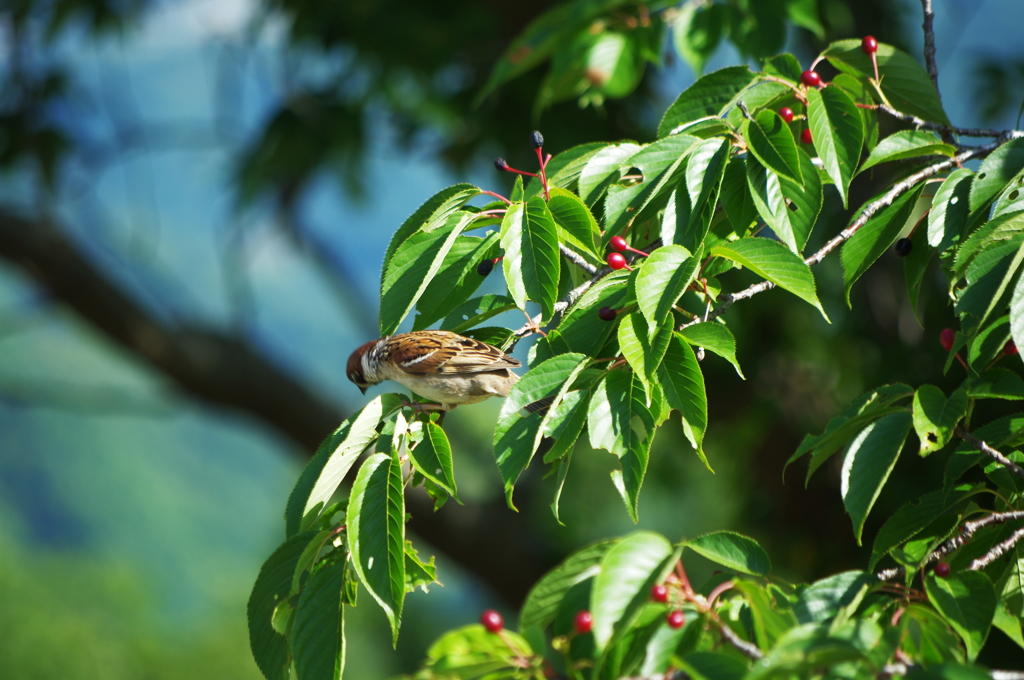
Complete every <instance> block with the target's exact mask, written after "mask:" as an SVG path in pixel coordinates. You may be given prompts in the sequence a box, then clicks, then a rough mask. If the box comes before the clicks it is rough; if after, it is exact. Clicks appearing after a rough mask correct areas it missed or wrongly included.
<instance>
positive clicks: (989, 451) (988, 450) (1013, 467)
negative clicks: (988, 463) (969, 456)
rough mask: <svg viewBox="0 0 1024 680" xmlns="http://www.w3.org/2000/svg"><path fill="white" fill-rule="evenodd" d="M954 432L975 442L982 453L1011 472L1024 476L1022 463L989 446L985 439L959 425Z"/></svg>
mask: <svg viewBox="0 0 1024 680" xmlns="http://www.w3.org/2000/svg"><path fill="white" fill-rule="evenodd" d="M953 433H954V434H955V435H956V436H957V437H960V438H961V439H963V440H964V441H965V442H968V443H970V444H974V445H975V446H976V447H978V450H979V451H981V452H982V453H984V454H985V455H986V456H988V457H989V458H991V459H992V460H994V461H996V462H997V463H1000V464H1002V465H1003V466H1005V467H1006V468H1007V469H1008V470H1010V472H1012V473H1014V474H1015V475H1017V476H1018V477H1024V468H1022V467H1021V466H1020V465H1017V464H1016V463H1014V462H1013V461H1012V460H1010V459H1009V458H1007V457H1006V456H1004V455H1003V454H1002V453H1000V452H999V451H996V450H995V449H993V448H992V447H991V446H989V445H988V444H987V443H985V442H984V441H982V440H980V439H978V438H977V437H975V436H974V435H973V434H971V433H970V432H968V431H967V430H965V429H963V428H962V427H960V426H959V425H958V426H957V427H956V429H954V430H953Z"/></svg>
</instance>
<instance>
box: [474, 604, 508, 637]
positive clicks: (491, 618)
mask: <svg viewBox="0 0 1024 680" xmlns="http://www.w3.org/2000/svg"><path fill="white" fill-rule="evenodd" d="M480 623H482V624H483V626H484V628H486V629H487V630H488V631H490V632H492V633H500V632H501V629H502V628H504V626H505V620H504V619H502V618H501V614H499V613H498V612H496V611H494V610H493V609H485V610H484V613H483V614H481V615H480Z"/></svg>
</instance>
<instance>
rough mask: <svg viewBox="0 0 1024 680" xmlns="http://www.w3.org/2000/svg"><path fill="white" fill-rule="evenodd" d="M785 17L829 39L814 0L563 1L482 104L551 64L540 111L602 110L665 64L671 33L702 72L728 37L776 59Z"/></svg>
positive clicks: (504, 63) (536, 27) (513, 47)
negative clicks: (568, 106) (556, 107)
mask: <svg viewBox="0 0 1024 680" xmlns="http://www.w3.org/2000/svg"><path fill="white" fill-rule="evenodd" d="M787 20H788V21H790V22H792V23H793V24H794V25H796V26H802V27H804V28H806V29H808V30H810V31H812V32H813V33H814V34H815V35H816V36H818V38H823V37H824V34H825V31H824V29H823V28H822V25H821V22H820V21H819V19H818V6H817V1H816V0H756V1H755V0H728V1H726V2H713V1H711V0H687V1H686V2H683V3H679V2H677V1H675V0H669V1H667V2H666V1H664V0H662V1H660V2H648V3H638V2H636V1H635V0H597V1H594V0H578V1H577V2H566V3H561V4H558V5H556V6H554V7H552V8H551V9H549V10H548V11H546V12H544V13H543V14H541V15H540V16H538V17H537V18H536V19H534V20H533V21H532V22H530V24H529V25H528V26H527V27H526V28H525V29H524V30H523V32H522V33H521V34H520V35H519V37H517V38H516V39H515V40H514V41H513V42H512V43H511V44H510V45H509V46H508V48H507V49H506V50H505V53H504V54H503V55H502V56H501V58H500V59H499V60H498V62H497V64H496V65H495V67H494V69H493V70H492V71H491V75H490V78H489V79H488V81H487V83H486V84H485V85H484V87H483V89H482V90H481V91H480V94H479V95H478V97H477V99H478V101H481V100H483V98H484V97H486V96H487V95H488V94H490V93H491V92H493V91H494V90H495V89H497V88H498V87H500V86H501V85H502V84H504V83H506V82H508V81H510V80H512V79H513V78H517V77H519V76H521V75H522V74H524V73H526V72H527V71H530V70H531V69H534V68H536V67H537V66H539V65H541V64H545V63H548V62H550V68H549V69H548V71H547V74H546V75H545V76H544V80H543V82H542V83H541V86H540V88H539V89H538V91H537V98H536V100H535V102H534V111H535V112H537V113H539V112H540V111H543V110H544V109H546V108H548V107H550V106H551V105H552V104H555V103H558V102H560V101H564V100H567V99H577V100H578V101H579V103H580V105H582V106H587V105H590V104H594V105H597V106H600V105H601V104H603V103H604V101H605V99H606V98H608V99H616V98H621V97H624V96H626V95H627V94H629V93H630V92H632V91H633V90H634V89H636V87H637V85H638V84H639V83H640V80H641V78H643V75H644V71H645V69H646V67H647V64H655V65H661V62H662V55H663V54H664V53H665V50H664V47H663V45H664V43H665V36H666V33H667V31H668V29H671V31H672V36H673V43H674V46H675V49H676V52H678V54H679V56H680V57H682V58H683V59H684V60H686V62H687V63H688V64H689V65H690V66H691V67H692V68H693V70H694V72H695V73H696V74H697V75H700V74H701V73H702V72H703V70H704V64H705V63H706V62H707V60H708V59H709V58H710V57H711V55H712V54H713V53H714V52H715V50H716V49H718V46H719V44H720V43H721V41H722V40H723V39H727V40H729V41H731V42H732V43H733V45H734V46H735V47H736V48H737V49H738V50H739V51H740V53H741V54H743V55H745V56H752V57H766V56H769V55H772V54H776V53H777V52H778V51H779V50H781V49H782V46H783V44H784V43H785V41H786V23H785V22H786V21H787Z"/></svg>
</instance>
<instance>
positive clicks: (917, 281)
mask: <svg viewBox="0 0 1024 680" xmlns="http://www.w3.org/2000/svg"><path fill="white" fill-rule="evenodd" d="M909 238H910V246H911V251H910V255H908V256H907V257H905V258H903V280H904V283H905V284H906V286H907V299H908V300H909V301H910V309H911V311H913V312H914V318H916V319H917V323H918V325H920V326H921V327H922V328H923V327H924V318H923V317H922V315H921V312H920V310H919V309H918V307H919V305H918V300H919V298H920V295H921V284H922V283H923V282H924V276H925V273H926V272H927V271H928V265H929V264H931V261H932V257H933V256H934V255H935V249H934V248H930V247H928V234H927V232H926V231H925V230H924V229H921V228H918V229H915V230H914V231H913V233H912V234H910V236H909Z"/></svg>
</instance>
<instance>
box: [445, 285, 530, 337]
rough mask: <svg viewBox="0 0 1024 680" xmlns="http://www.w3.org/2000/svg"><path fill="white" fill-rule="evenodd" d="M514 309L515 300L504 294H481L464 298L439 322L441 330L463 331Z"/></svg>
mask: <svg viewBox="0 0 1024 680" xmlns="http://www.w3.org/2000/svg"><path fill="white" fill-rule="evenodd" d="M513 309H516V302H515V300H513V299H512V298H510V297H508V296H506V295H491V294H488V295H481V296H480V297H477V298H473V299H472V300H466V301H465V302H463V303H462V304H461V305H459V306H458V307H456V308H455V309H453V310H452V311H451V312H449V313H448V316H446V317H445V318H444V321H442V322H441V330H446V331H451V332H452V333H463V332H465V331H467V330H469V329H470V328H473V327H474V326H477V325H479V324H481V323H483V322H484V321H487V320H488V319H490V318H491V317H493V316H497V315H498V314H501V313H502V312H507V311H510V310H513Z"/></svg>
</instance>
